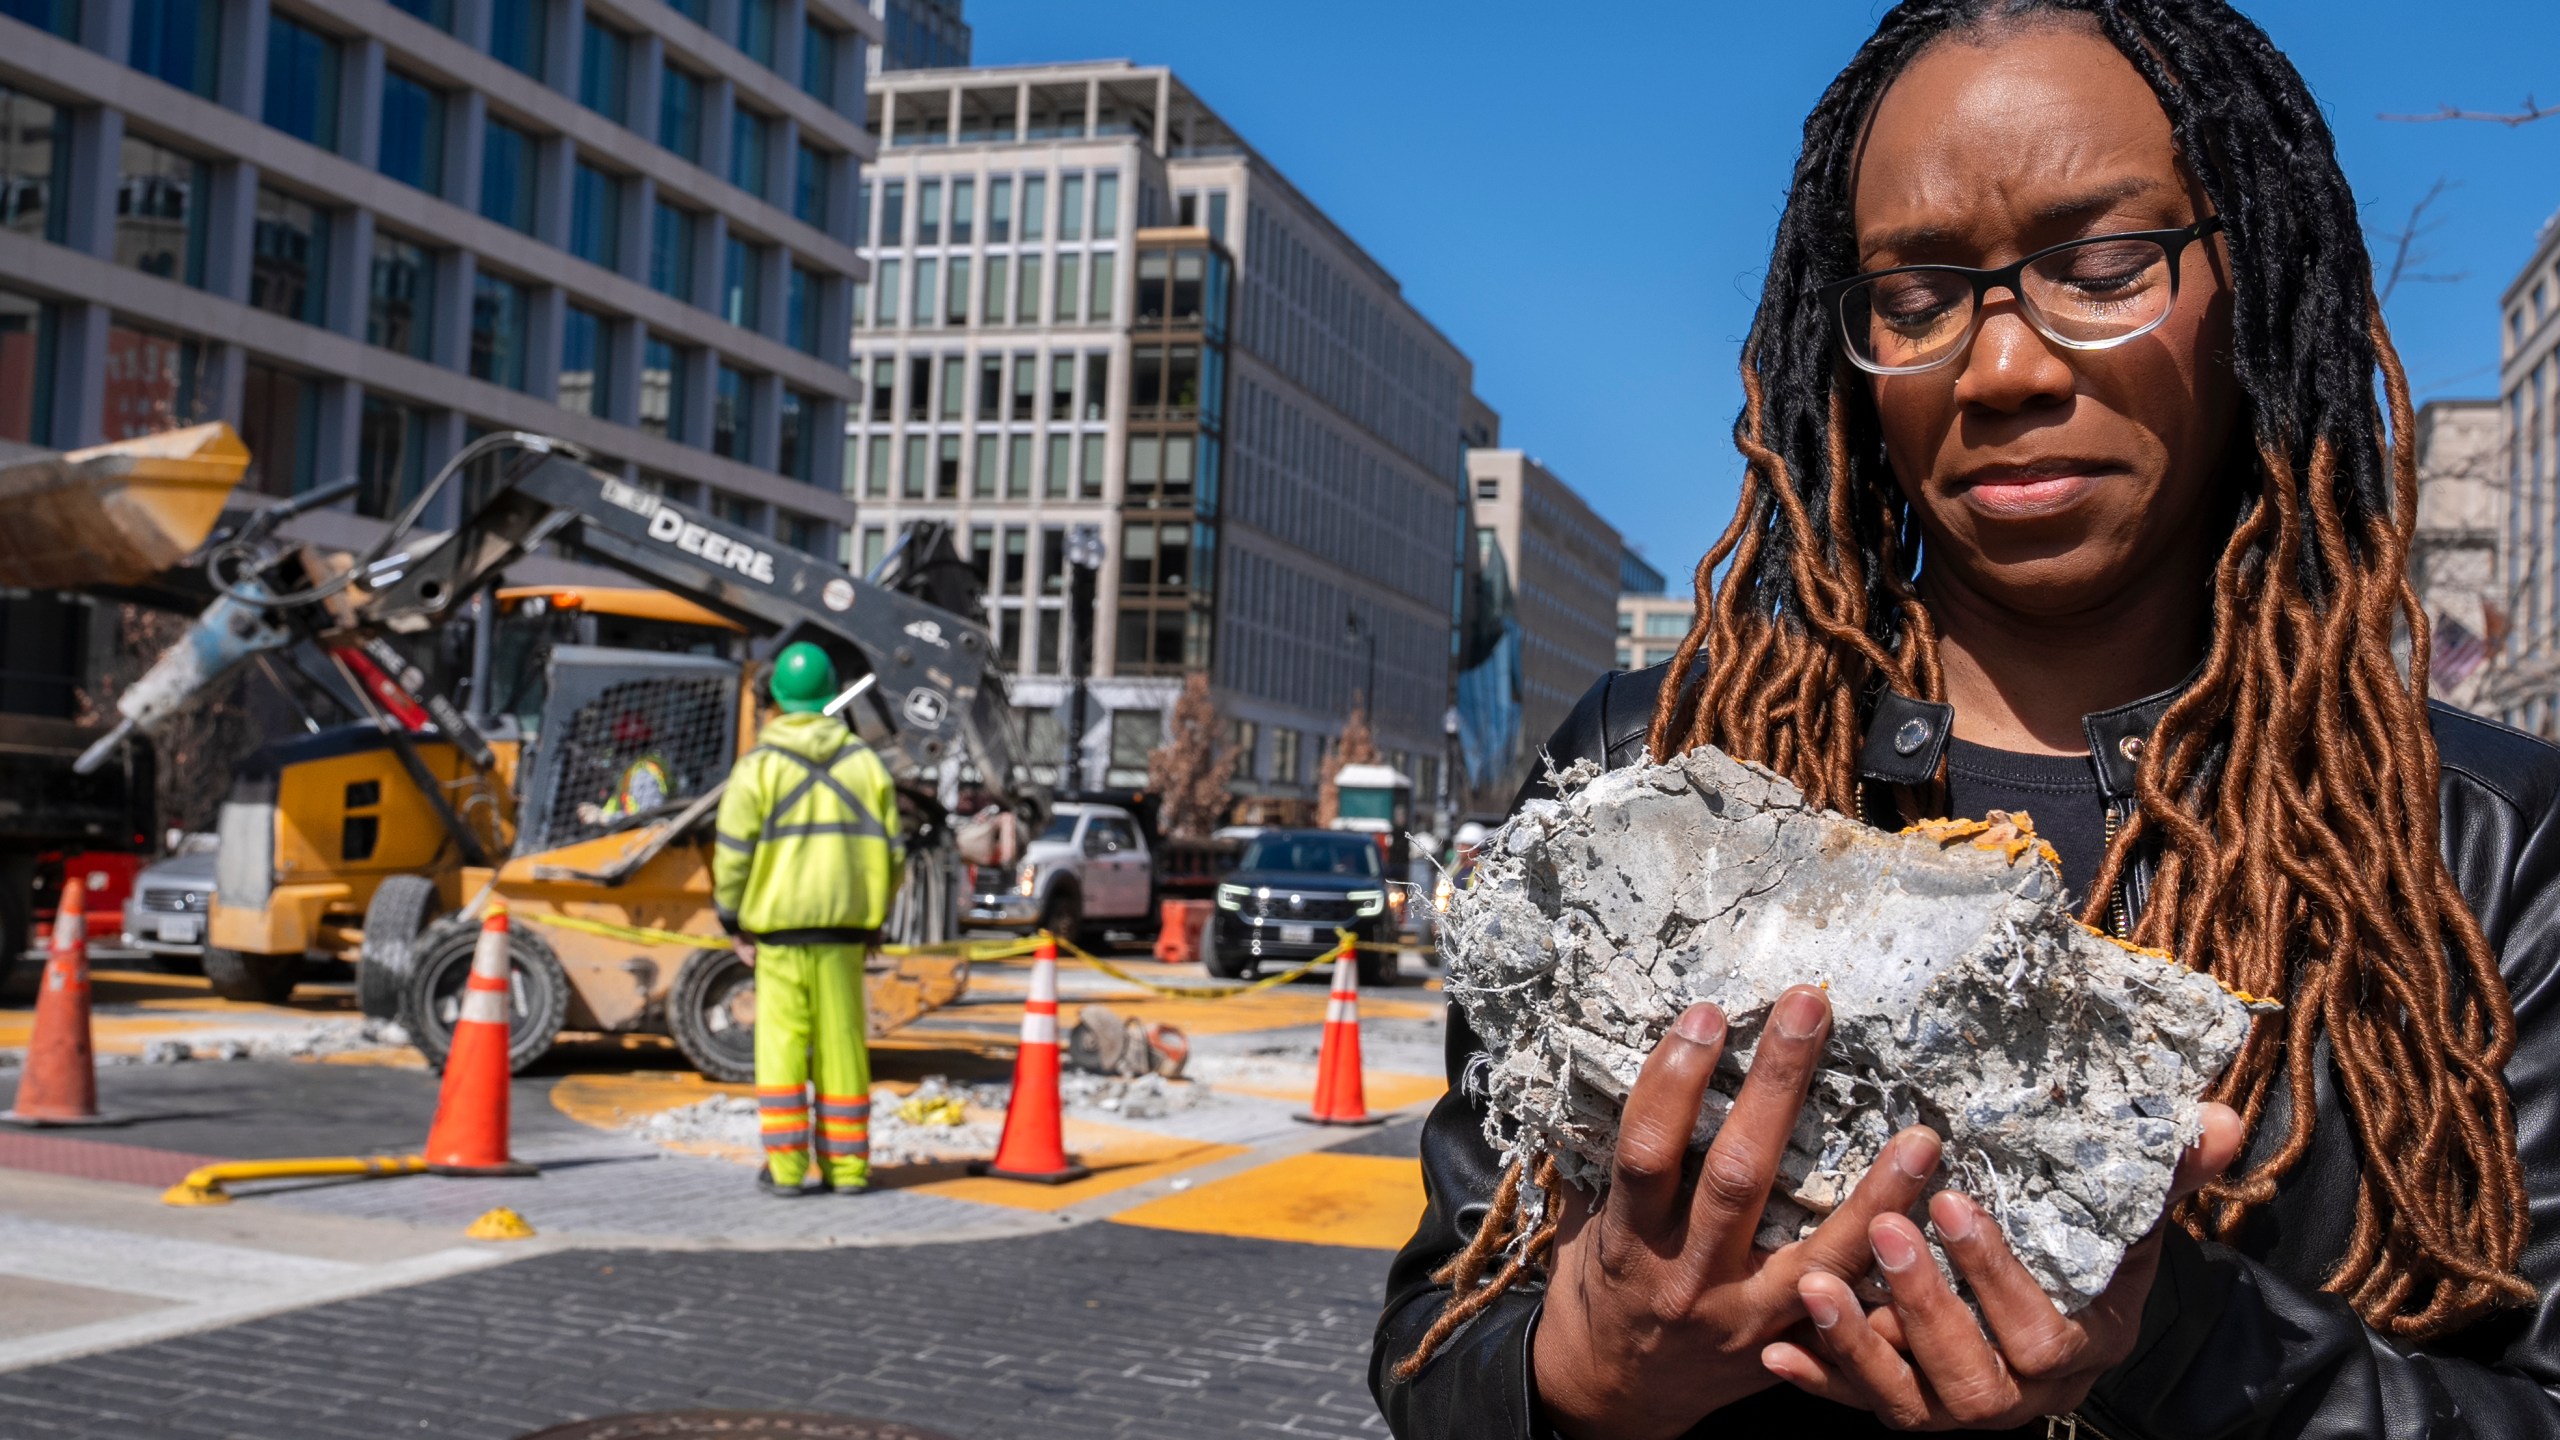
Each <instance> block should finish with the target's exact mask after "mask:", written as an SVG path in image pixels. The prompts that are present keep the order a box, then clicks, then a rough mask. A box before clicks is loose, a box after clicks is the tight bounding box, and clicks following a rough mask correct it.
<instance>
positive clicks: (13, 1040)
mask: <svg viewBox="0 0 2560 1440" xmlns="http://www.w3.org/2000/svg"><path fill="white" fill-rule="evenodd" d="M202 1028H204V1027H203V1026H202V1025H201V1024H199V1023H197V1022H195V1021H191V1020H137V1019H131V1018H127V1017H125V1016H121V1015H114V1016H109V1015H93V1016H92V1017H90V1021H89V1044H90V1048H91V1049H93V1050H94V1051H96V1052H97V1053H98V1054H100V1055H139V1054H141V1053H142V1047H143V1046H145V1045H147V1044H149V1043H150V1042H151V1041H153V1040H156V1039H158V1038H160V1037H161V1036H163V1035H173V1034H181V1033H184V1032H186V1031H189V1030H200V1029H202ZM34 1038H35V1015H34V1013H33V1012H31V1011H26V1010H0V1050H23V1049H25V1048H26V1047H27V1045H28V1044H29V1042H31V1041H32V1040H33V1039H34Z"/></svg>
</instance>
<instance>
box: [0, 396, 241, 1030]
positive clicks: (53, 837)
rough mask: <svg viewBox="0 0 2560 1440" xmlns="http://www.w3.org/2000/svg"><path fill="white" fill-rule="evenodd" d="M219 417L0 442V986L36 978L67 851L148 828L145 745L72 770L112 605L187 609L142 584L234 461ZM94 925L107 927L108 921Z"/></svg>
mask: <svg viewBox="0 0 2560 1440" xmlns="http://www.w3.org/2000/svg"><path fill="white" fill-rule="evenodd" d="M248 461H249V452H248V451H247V449H246V448H244V447H243V446H242V445H241V444H240V440H239V437H238V436H236V435H234V434H232V433H231V431H230V429H229V428H228V427H227V426H222V425H198V426H194V427H191V428H189V429H185V430H175V431H170V432H167V433H165V434H159V435H152V436H147V437H144V438H143V439H140V440H127V441H121V442H118V443H116V444H113V445H101V446H97V447H94V448H92V449H87V450H77V451H72V452H70V453H68V454H63V453H57V452H55V451H51V450H43V449H37V448H35V447H31V446H23V445H16V444H11V443H8V442H0V515H5V516H6V517H7V523H6V524H5V525H0V588H5V589H6V591H7V592H8V593H6V594H5V595H0V995H8V996H11V997H12V998H14V997H15V995H16V994H18V993H21V992H25V991H28V990H29V989H31V987H32V986H33V985H34V983H35V977H36V975H37V973H38V966H36V965H34V964H30V963H27V962H26V954H27V944H28V939H29V934H30V931H31V929H32V928H33V924H34V922H35V921H36V919H37V918H38V917H39V915H40V914H41V913H43V912H45V911H47V910H49V909H50V908H51V906H52V900H51V898H50V897H51V895H52V894H54V893H55V892H56V890H57V889H58V887H59V884H60V880H61V873H60V872H61V871H62V870H63V869H64V867H65V866H66V865H69V866H72V867H73V872H74V873H79V874H81V875H82V876H83V878H84V879H85V878H86V872H87V871H88V870H90V869H93V868H98V866H99V864H102V863H106V861H105V859H103V858H102V860H101V861H99V862H89V861H86V860H85V859H81V858H79V857H88V856H98V857H123V856H137V855H141V854H144V853H146V852H148V851H149V850H150V849H151V848H152V846H153V845H154V843H155V842H156V838H157V837H158V835H159V833H160V824H159V816H158V811H157V808H156V806H155V805H154V803H153V799H152V792H153V779H154V771H153V764H152V756H151V754H150V753H149V752H148V751H144V750H129V751H126V752H124V753H123V754H121V755H119V756H118V757H117V759H116V763H115V764H113V765H108V766H102V767H98V768H96V769H93V770H90V771H88V772H87V773H78V772H76V771H75V769H74V763H75V761H76V760H77V759H78V758H79V756H80V755H81V753H82V752H83V751H85V750H87V749H88V748H89V747H90V746H92V745H94V744H95V743H96V742H97V741H98V739H99V738H100V736H101V735H103V734H104V733H105V729H106V727H105V726H104V725H103V724H100V723H97V722H96V720H95V719H94V718H92V717H91V716H89V715H88V714H87V713H86V711H87V705H85V704H84V701H87V702H94V701H95V700H96V698H97V697H98V696H99V695H100V694H101V692H102V691H103V690H104V689H105V688H106V686H107V684H108V681H109V676H108V673H107V667H108V662H109V660H110V659H111V657H112V655H113V651H114V647H115V639H116V615H115V609H114V607H115V604H116V603H118V602H119V601H131V602H135V603H143V604H151V605H159V606H169V605H175V604H184V605H185V608H187V609H190V610H191V609H193V608H194V607H195V604H198V603H201V601H200V599H198V600H196V601H193V602H187V601H184V600H182V599H175V598H172V597H171V596H170V595H168V594H165V593H162V592H160V591H158V590H157V589H156V588H155V586H156V584H157V582H158V581H159V580H160V578H161V577H163V576H164V575H166V574H167V573H168V572H169V570H170V568H171V567H172V566H174V565H176V564H178V562H180V561H181V560H183V559H185V558H186V557H187V556H188V555H189V554H191V553H192V552H193V551H195V549H196V548H197V547H198V546H200V545H202V544H203V543H204V540H205V537H206V536H207V535H208V534H209V533H211V531H212V529H213V526H214V524H215V522H216V520H217V519H218V518H219V517H220V515H221V513H222V507H223V504H224V502H225V501H226V500H227V499H229V497H230V495H231V492H232V489H233V487H234V486H235V485H237V484H238V483H239V479H240V476H241V473H242V472H243V471H244V470H245V469H246V468H247V466H248ZM105 933H107V934H110V935H112V934H113V930H112V928H110V929H108V930H107V931H106V932H105Z"/></svg>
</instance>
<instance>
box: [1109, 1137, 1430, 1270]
mask: <svg viewBox="0 0 2560 1440" xmlns="http://www.w3.org/2000/svg"><path fill="white" fill-rule="evenodd" d="M1422 1206H1423V1196H1422V1162H1421V1161H1419V1160H1407V1159H1401V1158H1398V1157H1395V1156H1390V1155H1337V1154H1334V1153H1333V1152H1331V1151H1327V1150H1318V1151H1315V1152H1313V1153H1311V1154H1306V1155H1292V1156H1290V1157H1288V1158H1287V1159H1285V1160H1275V1161H1273V1162H1272V1163H1271V1164H1268V1165H1263V1166H1258V1167H1256V1168H1254V1169H1251V1170H1247V1171H1245V1172H1243V1173H1242V1174H1237V1175H1230V1176H1228V1177H1226V1178H1225V1179H1223V1180H1212V1181H1210V1182H1209V1183H1208V1184H1206V1185H1202V1186H1199V1187H1197V1188H1195V1189H1191V1190H1186V1191H1184V1192H1182V1193H1181V1194H1178V1195H1167V1196H1164V1197H1163V1198H1161V1199H1156V1200H1150V1201H1148V1202H1147V1203H1145V1204H1143V1205H1139V1206H1135V1207H1133V1208H1131V1209H1128V1210H1123V1211H1121V1212H1120V1213H1119V1214H1117V1215H1114V1216H1112V1217H1111V1218H1112V1219H1113V1220H1114V1221H1116V1222H1118V1223H1120V1224H1122V1225H1141V1226H1146V1227H1149V1228H1152V1229H1157V1230H1182V1231H1188V1232H1189V1233H1191V1234H1195V1235H1234V1236H1240V1237H1244V1238H1247V1239H1256V1240H1295V1241H1298V1242H1300V1243H1302V1244H1308V1245H1357V1246H1363V1247H1367V1248H1371V1249H1378V1250H1392V1249H1395V1248H1396V1247H1398V1246H1400V1245H1402V1244H1404V1242H1405V1241H1406V1240H1408V1239H1410V1238H1412V1236H1413V1230H1414V1225H1415V1224H1416V1222H1418V1221H1419V1220H1420V1219H1421V1218H1422Z"/></svg>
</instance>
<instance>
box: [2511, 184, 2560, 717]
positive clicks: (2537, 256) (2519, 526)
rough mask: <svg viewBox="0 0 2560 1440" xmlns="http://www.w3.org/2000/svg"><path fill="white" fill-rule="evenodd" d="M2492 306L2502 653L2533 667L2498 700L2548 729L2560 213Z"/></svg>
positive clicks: (2558, 665) (2557, 642) (2555, 601)
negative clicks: (2502, 483) (2500, 458)
mask: <svg viewBox="0 0 2560 1440" xmlns="http://www.w3.org/2000/svg"><path fill="white" fill-rule="evenodd" d="M2498 308H2499V312H2500V317H2501V318H2500V323H2499V326H2498V358H2499V365H2498V395H2499V398H2500V402H2501V405H2502V408H2503V410H2504V412H2505V413H2504V417H2503V424H2502V426H2501V430H2502V441H2503V444H2504V448H2505V452H2506V453H2505V456H2504V459H2505V465H2504V467H2503V468H2504V471H2505V475H2506V491H2507V497H2506V511H2505V514H2504V516H2503V517H2502V519H2503V521H2504V525H2503V530H2504V534H2503V536H2502V537H2501V540H2502V543H2501V545H2500V547H2499V549H2500V555H2499V573H2500V578H2501V580H2502V581H2503V584H2502V586H2501V589H2502V590H2503V591H2504V592H2505V594H2506V595H2507V596H2508V597H2509V598H2510V599H2511V600H2512V602H2513V604H2514V607H2515V608H2514V613H2513V615H2512V616H2511V617H2510V620H2509V627H2510V628H2509V633H2508V635H2507V637H2506V647H2505V653H2506V657H2507V663H2508V664H2509V665H2510V666H2511V667H2512V668H2514V669H2515V670H2517V671H2519V672H2530V673H2534V674H2538V675H2539V676H2540V683H2538V684H2535V685H2532V686H2530V687H2518V693H2517V694H2516V695H2514V697H2513V698H2512V700H2511V702H2510V703H2509V704H2506V705H2502V706H2500V707H2498V709H2499V710H2501V711H2502V712H2503V713H2504V714H2505V715H2506V716H2507V717H2508V718H2509V719H2510V720H2511V721H2512V722H2513V723H2515V724H2518V725H2521V726H2523V727H2524V728H2525V729H2528V730H2532V731H2534V732H2535V733H2537V734H2543V735H2549V734H2554V733H2560V698H2556V697H2560V584H2555V583H2554V581H2553V578H2552V575H2551V564H2552V561H2553V560H2554V559H2555V556H2554V555H2553V553H2552V550H2553V545H2554V534H2555V530H2556V529H2560V214H2554V215H2553V216H2552V217H2551V218H2550V219H2549V220H2547V221H2544V222H2543V226H2542V232H2541V233H2540V234H2539V235H2538V236H2536V237H2535V239H2534V247H2533V258H2532V259H2531V260H2529V261H2527V262H2526V263H2525V266H2524V268H2523V269H2521V270H2519V271H2517V272H2516V278H2515V279H2514V280H2513V281H2512V282H2510V283H2509V284H2508V286H2507V288H2506V291H2505V292H2504V293H2503V294H2502V295H2500V296H2499V301H2498ZM2519 678H2522V677H2521V675H2520V676H2519Z"/></svg>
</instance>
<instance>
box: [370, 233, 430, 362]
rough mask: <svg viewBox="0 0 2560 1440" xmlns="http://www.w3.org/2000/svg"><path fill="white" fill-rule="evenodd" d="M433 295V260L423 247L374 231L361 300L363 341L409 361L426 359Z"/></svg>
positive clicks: (428, 351)
mask: <svg viewBox="0 0 2560 1440" xmlns="http://www.w3.org/2000/svg"><path fill="white" fill-rule="evenodd" d="M435 294H436V270H435V257H434V256H433V255H430V254H429V253H428V252H427V250H426V247H424V246H422V245H417V244H413V243H411V242H410V241H407V240H403V239H401V238H400V237H399V236H397V235H394V234H392V233H391V232H389V231H387V230H380V229H377V230H375V231H374V232H373V271H372V275H371V277H370V279H369V281H368V282H367V288H366V297H365V317H364V338H365V340H366V342H367V343H369V344H374V345H379V346H381V347H382V348H383V349H385V350H396V351H398V352H399V353H401V354H403V355H407V356H409V357H411V358H412V359H417V360H425V359H428V358H430V357H431V356H432V354H433V351H432V349H431V348H430V341H431V340H432V339H433V336H432V335H431V334H430V332H429V325H430V321H431V320H432V318H433V316H434V315H435V308H436V307H435Z"/></svg>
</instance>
